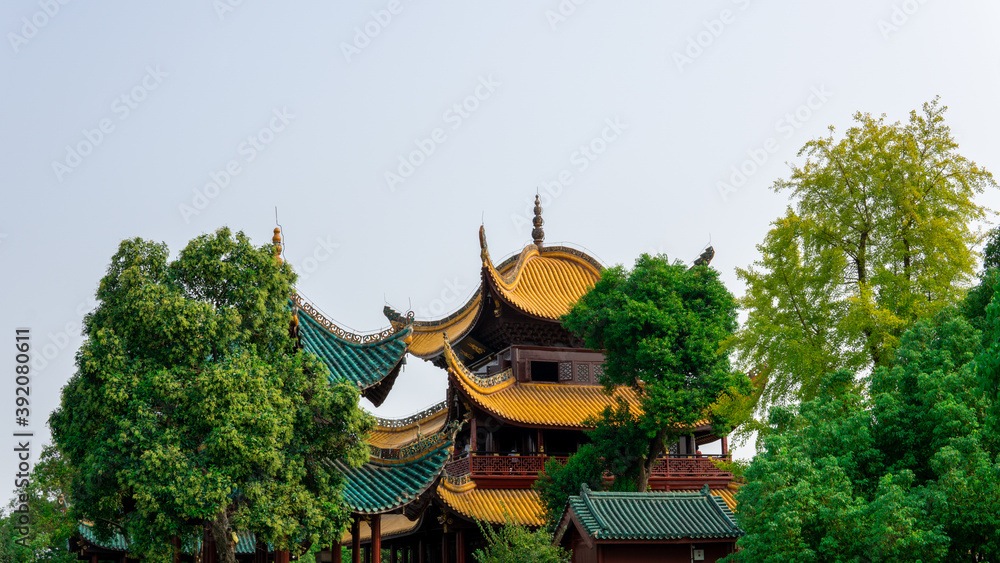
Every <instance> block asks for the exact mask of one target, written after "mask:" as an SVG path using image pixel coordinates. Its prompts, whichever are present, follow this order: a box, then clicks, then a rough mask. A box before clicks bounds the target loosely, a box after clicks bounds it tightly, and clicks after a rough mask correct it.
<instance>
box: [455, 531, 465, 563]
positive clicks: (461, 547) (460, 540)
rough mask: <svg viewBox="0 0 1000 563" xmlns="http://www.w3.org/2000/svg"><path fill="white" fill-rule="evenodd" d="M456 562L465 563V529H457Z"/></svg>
mask: <svg viewBox="0 0 1000 563" xmlns="http://www.w3.org/2000/svg"><path fill="white" fill-rule="evenodd" d="M455 563H465V530H456V531H455Z"/></svg>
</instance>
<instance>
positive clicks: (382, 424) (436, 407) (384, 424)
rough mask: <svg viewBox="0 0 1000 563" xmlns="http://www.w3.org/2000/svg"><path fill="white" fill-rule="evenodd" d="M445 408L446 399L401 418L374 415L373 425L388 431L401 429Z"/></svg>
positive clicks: (446, 406) (446, 404)
mask: <svg viewBox="0 0 1000 563" xmlns="http://www.w3.org/2000/svg"><path fill="white" fill-rule="evenodd" d="M447 408H448V401H441V402H439V403H436V404H433V405H431V406H429V407H427V408H426V409H424V410H422V411H420V412H417V413H414V414H411V415H409V416H405V417H401V418H382V417H378V416H376V417H375V426H376V427H378V428H382V429H384V430H390V431H391V430H403V429H405V428H409V427H411V426H413V425H414V424H417V423H418V422H421V421H423V420H426V419H428V418H430V417H432V416H434V415H436V414H438V413H440V412H441V411H442V410H445V409H447Z"/></svg>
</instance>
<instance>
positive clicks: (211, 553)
mask: <svg viewBox="0 0 1000 563" xmlns="http://www.w3.org/2000/svg"><path fill="white" fill-rule="evenodd" d="M218 558H219V554H218V553H217V552H216V550H215V536H214V535H213V534H212V531H211V530H209V529H207V528H206V529H205V535H204V539H203V540H202V542H201V561H202V563H216V562H217V561H218V560H219V559H218Z"/></svg>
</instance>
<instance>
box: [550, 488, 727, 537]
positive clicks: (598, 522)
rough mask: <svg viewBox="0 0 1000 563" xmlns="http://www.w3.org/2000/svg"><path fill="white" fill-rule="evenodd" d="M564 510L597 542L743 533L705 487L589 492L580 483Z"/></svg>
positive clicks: (723, 535) (722, 535) (723, 502)
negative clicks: (692, 490) (674, 490)
mask: <svg viewBox="0 0 1000 563" xmlns="http://www.w3.org/2000/svg"><path fill="white" fill-rule="evenodd" d="M567 511H572V513H573V515H575V516H576V519H577V520H578V521H579V522H580V524H581V525H582V526H583V527H584V528H585V529H586V531H587V534H588V535H590V536H591V537H593V538H594V539H597V540H678V539H710V538H738V537H740V536H742V535H743V533H744V532H743V530H741V529H740V528H739V526H737V525H736V519H735V518H734V516H733V512H732V511H731V510H729V507H728V506H726V503H725V501H723V500H722V499H721V498H720V497H717V496H713V495H712V494H711V493H709V491H708V487H707V486H706V487H705V488H703V489H702V490H701V492H698V493H639V492H635V493H620V492H596V493H595V492H593V491H591V490H590V489H589V488H587V486H586V485H584V486H583V488H582V489H581V491H580V495H579V496H571V497H570V498H569V502H568V506H567ZM567 516H568V514H565V515H564V517H563V518H564V520H565V518H566V517H567Z"/></svg>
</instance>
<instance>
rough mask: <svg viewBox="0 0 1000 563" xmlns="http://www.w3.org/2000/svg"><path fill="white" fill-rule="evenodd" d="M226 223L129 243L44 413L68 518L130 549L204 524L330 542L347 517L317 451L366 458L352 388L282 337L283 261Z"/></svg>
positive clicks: (283, 544) (186, 538)
mask: <svg viewBox="0 0 1000 563" xmlns="http://www.w3.org/2000/svg"><path fill="white" fill-rule="evenodd" d="M272 254H273V251H272V247H271V246H264V247H261V248H254V247H253V246H252V245H251V244H250V242H249V240H248V239H247V238H246V237H245V236H244V235H243V234H242V233H237V234H235V235H233V234H232V233H231V232H230V231H229V230H228V229H226V228H223V229H220V230H219V231H217V232H216V233H214V234H210V235H203V236H201V237H198V238H196V239H194V240H193V241H191V242H190V243H189V244H188V245H187V247H186V248H184V249H183V250H182V251H181V252H180V254H179V256H178V257H177V259H176V260H173V261H168V253H167V248H166V246H165V245H163V244H156V243H152V242H148V241H144V240H142V239H132V240H126V241H123V242H122V243H121V246H120V247H119V250H118V252H117V253H116V254H115V255H114V257H113V258H112V260H111V264H110V266H109V267H108V272H107V275H106V276H105V277H104V278H103V279H102V280H101V283H100V286H99V288H98V290H97V298H98V300H99V305H98V307H97V309H96V310H95V311H94V312H92V313H91V314H89V315H88V316H87V317H86V318H85V320H84V334H85V336H86V339H85V341H84V343H83V345H82V346H81V348H80V350H79V352H78V353H77V358H76V365H77V372H76V373H75V375H74V376H73V377H72V379H71V380H70V382H69V384H68V385H67V386H66V387H65V389H64V390H63V395H62V404H61V406H60V407H59V409H57V410H56V412H54V413H53V415H52V416H51V418H50V425H51V427H52V433H53V437H54V439H55V441H56V443H57V444H58V447H59V449H60V450H61V451H62V452H63V453H64V455H65V456H66V459H67V460H68V462H69V464H70V465H71V466H72V468H73V479H72V486H71V494H70V499H71V504H70V506H71V511H70V512H71V515H72V517H73V518H80V519H88V520H91V521H93V522H94V523H95V528H96V531H97V533H98V534H100V535H103V536H108V535H110V534H112V533H121V534H122V535H123V536H124V537H125V538H127V540H128V541H129V542H130V543H129V551H130V553H131V554H132V556H141V557H144V558H148V559H150V560H160V561H167V560H169V559H170V557H171V555H172V553H171V549H172V548H171V547H170V546H171V541H170V540H171V538H172V537H179V538H180V539H181V541H182V544H184V545H194V542H196V541H197V540H199V539H200V538H201V537H202V530H203V527H204V526H206V525H207V526H209V528H210V529H211V532H212V533H213V535H214V537H215V541H216V545H217V546H218V549H219V555H220V561H226V562H232V561H234V559H233V544H232V543H231V540H230V537H231V532H232V531H233V530H247V531H252V532H254V533H255V534H257V537H258V538H259V539H260V540H261V541H265V542H270V543H272V544H273V545H274V546H275V548H277V549H282V548H286V549H291V550H293V551H296V552H297V551H298V550H299V548H300V546H303V545H309V544H312V543H316V542H323V543H329V542H330V541H331V540H332V539H333V538H334V537H337V535H338V534H339V533H340V531H341V530H342V528H343V525H344V524H345V523H346V521H347V517H348V509H347V507H346V506H345V505H344V504H343V502H342V501H341V497H340V490H341V486H342V477H341V476H340V475H339V474H338V473H337V472H336V470H335V469H333V467H332V466H331V465H330V464H328V463H327V462H326V460H327V459H328V458H334V457H340V458H345V459H347V460H349V461H351V462H353V463H355V464H360V463H361V462H362V461H363V460H364V459H365V458H366V454H367V451H366V447H365V445H364V438H365V436H366V434H367V432H368V431H369V430H370V428H371V424H372V422H371V420H370V417H368V416H367V415H365V414H364V413H363V412H362V411H360V410H359V409H358V406H357V403H358V393H357V390H355V389H354V388H352V387H350V386H346V385H340V386H331V385H330V383H329V382H328V380H327V377H326V373H327V372H326V368H325V367H324V366H323V364H322V363H321V362H320V361H319V360H318V359H316V358H315V357H314V356H312V355H310V354H308V353H306V352H304V351H297V350H296V349H295V343H294V340H293V339H292V338H290V336H289V333H288V327H289V322H290V321H291V312H290V311H289V308H288V296H289V291H290V284H291V283H292V282H293V281H294V274H293V273H292V271H291V269H290V268H289V267H288V266H287V265H285V264H281V263H280V262H278V261H276V260H275V259H274V257H273V255H272Z"/></svg>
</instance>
